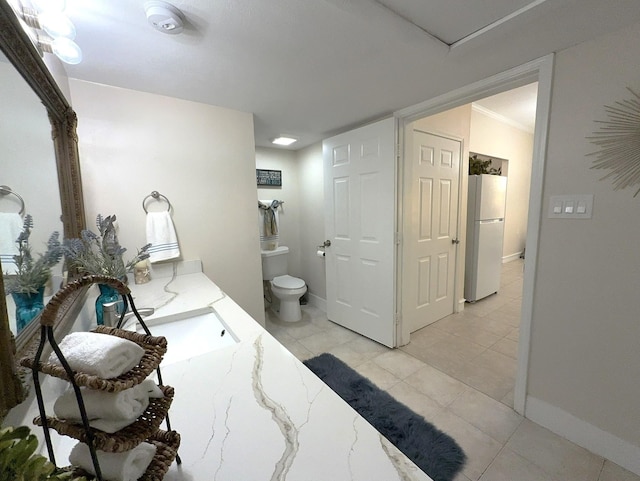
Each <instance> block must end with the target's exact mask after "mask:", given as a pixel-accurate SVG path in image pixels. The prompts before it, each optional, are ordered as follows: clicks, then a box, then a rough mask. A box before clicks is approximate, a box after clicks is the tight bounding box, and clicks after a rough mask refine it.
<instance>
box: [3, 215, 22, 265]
mask: <svg viewBox="0 0 640 481" xmlns="http://www.w3.org/2000/svg"><path fill="white" fill-rule="evenodd" d="M20 232H22V217H20V214H18V213H6V212H0V263H2V272H3V273H5V274H15V273H16V271H17V267H16V264H15V262H14V260H13V256H15V255H18V244H17V243H16V240H17V239H18V236H19V235H20Z"/></svg>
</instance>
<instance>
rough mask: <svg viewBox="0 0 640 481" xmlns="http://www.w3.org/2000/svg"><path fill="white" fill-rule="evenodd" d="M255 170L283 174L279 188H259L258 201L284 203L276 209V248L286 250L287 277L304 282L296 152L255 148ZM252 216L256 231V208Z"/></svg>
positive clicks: (257, 214)
mask: <svg viewBox="0 0 640 481" xmlns="http://www.w3.org/2000/svg"><path fill="white" fill-rule="evenodd" d="M256 169H269V170H280V171H282V186H281V187H267V186H260V187H258V199H260V200H273V199H277V200H281V201H284V204H283V205H282V206H280V207H279V209H278V219H279V221H280V222H279V225H278V234H279V236H280V240H279V245H282V246H287V247H289V259H288V261H289V274H291V275H292V276H295V277H301V278H302V279H304V277H303V276H302V272H301V270H300V225H299V223H300V195H299V191H300V188H299V181H298V166H297V159H296V153H295V152H294V151H292V150H284V149H270V148H265V147H257V148H256ZM254 184H255V182H254ZM255 216H256V225H255V228H256V232H259V230H258V227H259V226H258V220H257V219H258V216H259V213H258V207H257V205H256V208H255Z"/></svg>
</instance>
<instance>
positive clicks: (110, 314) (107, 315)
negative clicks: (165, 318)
mask: <svg viewBox="0 0 640 481" xmlns="http://www.w3.org/2000/svg"><path fill="white" fill-rule="evenodd" d="M118 303H119V301H115V302H107V303H105V304H103V305H102V307H103V312H104V315H103V318H102V319H103V321H104V325H105V326H108V327H116V326H117V325H118V321H119V320H120V314H118V311H117V310H116V305H117V304H118ZM136 310H137V311H138V314H140V317H144V316H150V315H151V314H153V313H154V312H155V311H156V310H155V309H154V308H153V307H142V308H140V309H136ZM131 317H133V318H135V314H134V312H133V311H131V310H129V311H127V312H126V313H125V315H124V318H123V319H122V325H121V326H120V327H121V328H122V329H124V326H125V324H126V323H127V321H128V320H129V319H131Z"/></svg>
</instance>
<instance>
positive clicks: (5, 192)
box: [0, 185, 24, 215]
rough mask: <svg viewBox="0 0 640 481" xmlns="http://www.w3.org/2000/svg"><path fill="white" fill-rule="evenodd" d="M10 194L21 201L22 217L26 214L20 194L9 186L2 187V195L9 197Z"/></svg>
mask: <svg viewBox="0 0 640 481" xmlns="http://www.w3.org/2000/svg"><path fill="white" fill-rule="evenodd" d="M9 194H13V195H15V196H16V197H17V198H18V199H20V212H18V213H19V214H20V215H22V214H24V199H23V198H22V197H21V196H20V194H18V193H17V192H14V191H13V190H11V187H9V186H8V185H0V195H9Z"/></svg>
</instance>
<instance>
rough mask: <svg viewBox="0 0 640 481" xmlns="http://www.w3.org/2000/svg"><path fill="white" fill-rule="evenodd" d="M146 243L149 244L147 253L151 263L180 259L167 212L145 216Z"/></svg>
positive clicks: (176, 237) (172, 226)
mask: <svg viewBox="0 0 640 481" xmlns="http://www.w3.org/2000/svg"><path fill="white" fill-rule="evenodd" d="M147 243H149V244H151V247H150V248H149V251H148V252H149V260H150V261H151V262H152V263H153V262H160V261H166V260H167V259H174V258H176V257H180V247H179V246H178V236H177V235H176V229H175V227H174V225H173V220H172V219H171V215H170V214H169V212H168V211H163V212H149V213H148V214H147Z"/></svg>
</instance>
